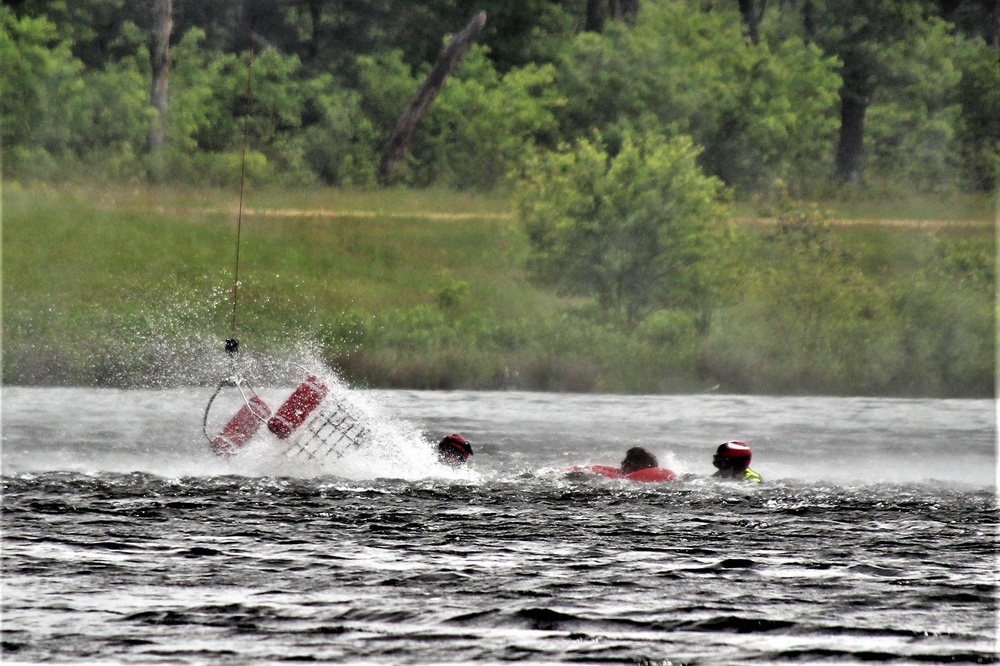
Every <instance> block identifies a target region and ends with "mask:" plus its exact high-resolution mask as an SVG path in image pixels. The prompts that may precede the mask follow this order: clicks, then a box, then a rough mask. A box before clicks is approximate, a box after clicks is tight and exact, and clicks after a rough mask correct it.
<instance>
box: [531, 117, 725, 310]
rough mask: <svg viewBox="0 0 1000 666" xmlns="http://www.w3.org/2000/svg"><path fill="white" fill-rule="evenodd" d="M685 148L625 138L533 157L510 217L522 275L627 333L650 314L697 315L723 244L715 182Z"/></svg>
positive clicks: (675, 141) (681, 142)
mask: <svg viewBox="0 0 1000 666" xmlns="http://www.w3.org/2000/svg"><path fill="white" fill-rule="evenodd" d="M697 156H698V149H697V148H696V147H695V146H694V144H693V143H692V141H691V139H690V138H688V137H684V136H680V137H675V138H672V139H666V138H665V137H663V136H662V135H660V134H656V133H644V134H641V135H636V134H635V133H634V132H632V131H628V130H626V131H625V133H624V139H623V142H622V144H621V146H620V149H619V150H617V152H612V151H610V150H609V149H608V148H607V147H606V146H605V145H604V141H603V139H602V137H601V136H600V135H596V136H595V138H594V139H593V140H582V141H579V142H578V143H577V144H576V145H575V146H568V145H563V146H561V147H560V149H559V150H557V151H554V152H548V153H538V154H535V155H534V156H533V157H531V158H530V159H529V160H528V161H527V164H526V166H525V167H524V170H523V172H522V175H521V180H520V186H519V196H518V213H519V216H520V220H521V222H522V224H523V225H524V228H525V230H526V231H527V234H528V237H529V239H530V245H531V252H530V258H529V264H530V269H531V271H532V272H533V274H534V276H535V277H536V278H537V279H538V280H539V281H540V282H542V283H544V284H548V285H551V286H553V287H556V288H557V289H559V290H560V291H562V292H563V293H566V294H574V295H594V296H596V297H597V300H598V303H599V304H600V305H601V307H602V309H603V310H604V311H605V312H607V313H608V314H610V315H612V317H616V318H617V317H624V319H625V321H626V323H628V324H635V323H637V322H638V321H640V320H641V319H642V317H644V316H645V315H647V314H649V313H650V312H652V311H654V310H658V309H668V308H680V309H685V308H686V309H695V308H697V307H700V306H703V305H704V303H705V302H706V300H707V299H706V297H707V296H709V295H710V292H711V291H712V288H713V284H714V283H715V280H714V278H713V272H712V270H711V263H712V259H713V258H714V257H716V256H717V252H718V251H719V250H720V249H721V247H722V243H723V241H724V239H725V237H726V233H725V227H723V226H722V225H721V223H720V220H722V219H725V218H726V216H727V208H726V206H725V205H724V203H723V202H722V195H723V186H722V183H721V181H719V180H718V179H716V178H714V177H710V176H706V175H704V174H703V173H702V171H701V170H700V169H699V167H698V165H697V163H696V159H697Z"/></svg>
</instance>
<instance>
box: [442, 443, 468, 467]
mask: <svg viewBox="0 0 1000 666" xmlns="http://www.w3.org/2000/svg"><path fill="white" fill-rule="evenodd" d="M471 455H472V445H471V444H469V440H467V439H466V438H464V437H462V436H461V435H448V436H447V437H445V438H444V439H442V440H441V441H440V442H438V460H440V461H441V462H443V463H445V464H447V465H455V466H458V465H464V464H465V462H466V461H467V460H468V459H469V456H471Z"/></svg>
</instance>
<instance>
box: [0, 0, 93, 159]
mask: <svg viewBox="0 0 1000 666" xmlns="http://www.w3.org/2000/svg"><path fill="white" fill-rule="evenodd" d="M82 70H83V65H82V63H80V61H79V60H77V59H76V58H74V57H73V55H72V53H71V52H70V44H69V42H67V41H66V40H62V39H59V37H58V33H57V31H56V26H55V25H54V24H53V23H52V22H51V21H49V20H48V19H46V18H44V17H43V18H29V17H22V18H19V17H17V16H15V15H14V13H13V12H12V11H11V10H10V9H8V8H7V7H0V143H2V145H3V147H4V165H3V168H4V172H5V173H11V172H18V171H19V170H22V169H23V170H27V171H28V172H31V173H33V174H35V175H45V173H44V172H45V171H46V170H47V169H48V168H51V166H52V165H51V164H50V155H51V154H52V153H55V154H59V153H62V152H65V151H66V149H67V144H68V139H69V123H67V122H66V121H65V118H64V117H61V114H62V113H63V112H64V110H65V109H67V108H68V107H69V106H70V105H71V100H72V99H73V98H74V97H75V96H78V95H79V94H80V93H81V92H82V90H83V81H82V80H80V78H79V77H80V73H81V72H82ZM21 173H25V171H21Z"/></svg>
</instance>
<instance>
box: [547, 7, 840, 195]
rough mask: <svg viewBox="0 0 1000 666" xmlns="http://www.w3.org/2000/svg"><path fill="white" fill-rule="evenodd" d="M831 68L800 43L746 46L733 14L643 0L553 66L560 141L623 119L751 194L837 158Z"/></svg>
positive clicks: (793, 180) (582, 38) (796, 180)
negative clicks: (678, 145) (686, 139)
mask: <svg viewBox="0 0 1000 666" xmlns="http://www.w3.org/2000/svg"><path fill="white" fill-rule="evenodd" d="M835 68H836V62H835V61H834V60H833V59H831V58H829V57H827V56H824V55H823V54H822V52H821V51H820V50H819V49H818V48H817V47H815V46H814V45H809V44H806V43H805V42H803V40H802V39H801V38H789V39H786V40H784V41H783V42H782V43H780V44H778V45H777V46H775V47H773V48H772V47H771V46H770V45H769V44H767V43H762V44H760V45H759V46H756V47H754V46H751V45H749V44H748V43H747V40H746V38H745V37H744V35H743V33H742V29H741V23H740V18H739V14H738V13H737V12H736V9H735V5H734V6H733V8H732V10H731V11H714V12H711V13H706V12H703V11H699V10H698V8H697V7H696V6H695V3H690V2H678V3H656V4H653V3H646V4H644V5H643V6H642V10H641V12H640V14H639V17H638V20H637V22H636V24H635V25H634V26H633V27H629V26H628V25H625V24H622V23H620V22H615V23H610V24H608V25H607V26H606V29H605V31H604V33H603V34H595V33H592V32H588V33H584V34H581V35H579V36H578V37H576V39H575V40H573V42H572V43H570V44H569V45H568V46H567V48H566V49H564V51H563V53H562V56H561V58H560V60H559V62H558V69H557V74H556V85H557V86H558V88H559V91H560V93H561V95H562V97H563V98H565V99H566V104H565V106H564V107H563V108H562V109H561V110H560V111H559V113H558V116H559V120H560V127H561V130H562V136H563V137H564V138H566V139H572V138H573V137H577V136H581V135H586V133H587V132H589V131H591V130H592V129H598V130H600V131H602V132H604V133H605V134H606V135H609V134H610V133H611V132H613V130H612V129H611V128H614V127H615V126H616V125H618V124H619V123H627V124H631V125H634V126H637V127H643V128H646V129H650V130H655V131H658V132H660V133H663V134H667V135H675V134H688V135H690V136H691V137H692V138H693V139H694V141H695V142H696V143H697V144H698V145H700V146H702V147H703V149H704V150H703V153H702V155H701V157H700V158H699V163H700V164H701V165H702V166H703V167H704V168H705V169H706V171H708V172H709V173H711V174H712V175H715V176H718V177H720V178H722V179H723V180H724V181H725V182H726V184H727V185H731V186H733V187H736V188H738V189H741V190H744V191H748V190H749V191H752V190H753V189H756V188H758V187H760V186H761V185H768V184H769V183H770V182H771V181H773V180H774V179H775V178H785V179H786V181H787V182H789V183H790V184H791V185H800V184H802V183H803V182H804V181H807V180H810V179H816V178H817V177H818V174H817V170H816V169H815V168H814V167H813V166H812V165H813V164H815V163H818V162H819V163H821V162H822V161H823V160H824V159H829V158H830V157H832V153H831V151H830V147H829V146H830V145H832V142H833V138H834V136H835V132H836V119H835V115H834V114H835V110H836V102H837V96H836V95H837V88H838V87H839V85H840V79H839V77H838V76H837V74H836V72H835Z"/></svg>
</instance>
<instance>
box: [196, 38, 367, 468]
mask: <svg viewBox="0 0 1000 666" xmlns="http://www.w3.org/2000/svg"><path fill="white" fill-rule="evenodd" d="M252 72H253V49H252V48H251V49H250V55H249V58H248V62H247V86H246V100H247V111H246V114H245V115H244V118H243V152H242V158H241V163H240V197H239V208H238V212H237V215H236V252H235V263H234V266H233V289H232V300H233V310H232V316H231V318H230V324H229V333H230V337H229V338H227V339H226V345H225V350H226V354H227V356H228V357H229V359H230V361H231V370H230V375H229V376H228V377H226V378H225V379H223V380H222V381H221V382H220V383H219V385H218V386H217V387H216V389H215V392H214V393H213V394H212V397H211V398H209V400H208V404H207V405H206V406H205V415H204V418H203V420H202V431H203V432H204V433H205V438H206V439H207V440H208V442H209V445H210V446H211V448H212V451H214V452H215V453H216V454H218V455H221V456H226V457H228V456H232V455H234V454H235V453H236V452H237V451H238V450H239V449H240V448H242V447H243V446H244V445H246V444H247V443H248V442H249V441H250V440H251V439H253V438H254V436H255V435H256V434H257V432H258V430H260V427H261V425H265V424H266V425H267V430H268V431H270V432H271V433H272V434H273V435H274V436H275V437H276V438H277V439H278V440H280V441H283V442H285V443H286V444H287V447H286V449H285V455H287V456H288V457H292V458H297V457H304V458H307V459H312V460H322V459H326V458H329V457H331V456H333V458H339V457H341V456H342V455H343V454H344V453H345V452H346V451H347V450H348V449H350V448H351V447H355V446H358V445H360V444H362V443H363V442H364V441H365V439H366V436H367V429H366V428H365V427H364V426H362V425H361V418H360V415H359V414H358V413H357V412H356V410H354V409H351V408H350V407H349V406H348V403H347V401H346V399H338V400H334V399H328V397H329V388H328V387H327V385H326V384H325V383H324V382H323V381H322V380H321V379H320V378H319V376H317V375H316V374H313V373H309V372H308V371H306V373H307V374H306V379H305V381H303V382H302V383H301V384H300V385H299V386H298V387H297V388H296V389H295V390H294V391H293V392H292V394H291V395H290V396H289V397H288V399H287V400H285V402H284V403H283V404H282V405H281V407H279V408H278V410H277V411H276V412H274V413H273V414H272V412H271V409H270V407H268V406H267V403H265V402H264V401H263V400H262V399H261V398H260V397H259V396H258V395H257V393H256V392H255V391H254V389H253V386H251V385H250V382H249V381H248V380H247V378H246V377H245V376H244V375H243V372H242V371H241V368H240V364H239V352H240V341H239V339H238V338H237V337H236V313H237V309H238V303H239V285H240V240H241V236H242V228H243V193H244V190H245V187H246V161H247V142H248V135H249V124H250V105H251V102H252V99H253V98H252V88H251V82H252ZM303 370H305V369H304V368H303ZM226 387H234V388H236V389H237V391H239V394H240V397H241V398H242V400H243V405H242V406H241V407H240V409H239V410H238V411H237V412H236V414H234V415H233V417H232V418H231V419H230V420H229V422H228V423H226V425H225V426H223V428H222V430H221V431H220V432H219V433H218V434H217V435H216V436H215V437H212V436H211V435H210V434H209V431H208V415H209V412H210V411H211V409H212V403H214V402H215V399H216V398H217V397H218V396H219V394H220V393H221V392H222V389H224V388H226ZM307 419H308V421H307Z"/></svg>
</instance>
